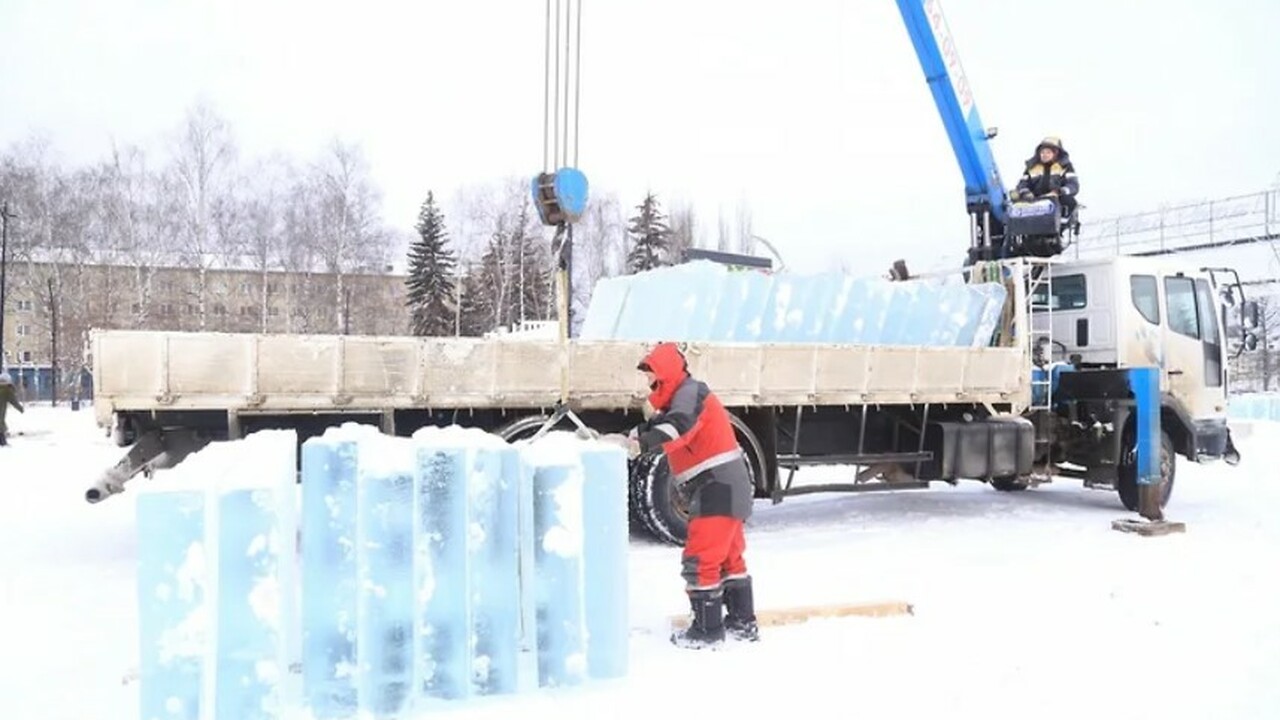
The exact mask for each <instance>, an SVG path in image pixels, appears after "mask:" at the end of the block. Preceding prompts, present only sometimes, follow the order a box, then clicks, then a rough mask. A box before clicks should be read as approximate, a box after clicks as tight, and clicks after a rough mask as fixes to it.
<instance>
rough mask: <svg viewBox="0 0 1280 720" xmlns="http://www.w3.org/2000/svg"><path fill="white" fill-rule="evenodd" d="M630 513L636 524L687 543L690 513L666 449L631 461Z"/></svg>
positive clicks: (677, 542)
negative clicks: (678, 490)
mask: <svg viewBox="0 0 1280 720" xmlns="http://www.w3.org/2000/svg"><path fill="white" fill-rule="evenodd" d="M628 495H629V496H630V503H629V504H630V508H629V509H630V515H631V519H632V521H633V523H635V524H638V525H639V526H640V527H642V528H644V529H645V530H647V531H649V533H650V534H652V535H653V536H654V537H656V538H657V539H658V540H660V541H662V542H666V543H670V544H672V545H684V540H685V538H686V537H687V536H688V533H689V513H688V510H687V509H686V507H685V506H684V503H683V502H682V501H681V500H680V498H679V497H678V495H677V493H676V492H675V491H674V489H673V483H672V482H671V471H670V469H669V468H668V467H667V458H666V456H665V455H663V454H662V452H653V453H646V454H644V455H641V456H640V457H638V458H636V460H635V462H633V463H632V464H631V488H630V492H629V493H628Z"/></svg>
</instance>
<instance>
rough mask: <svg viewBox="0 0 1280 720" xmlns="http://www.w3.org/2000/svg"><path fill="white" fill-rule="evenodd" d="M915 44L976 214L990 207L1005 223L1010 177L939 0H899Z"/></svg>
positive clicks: (967, 197)
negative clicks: (999, 161)
mask: <svg viewBox="0 0 1280 720" xmlns="http://www.w3.org/2000/svg"><path fill="white" fill-rule="evenodd" d="M897 2H898V9H899V10H900V11H901V12H902V20H903V22H904V23H906V26H907V33H908V34H910V36H911V44H912V45H913V46H914V47H915V50H916V55H917V56H918V57H919V58H920V66H921V68H922V69H923V70H924V77H925V80H926V81H927V82H928V84H929V90H930V92H932V94H933V101H934V102H935V103H936V104H937V106H938V114H939V115H941V116H942V124H943V126H944V127H945V128H946V131H947V138H948V139H949V140H950V141H951V149H952V150H953V151H955V155H956V161H957V162H958V163H959V164H960V172H961V173H962V174H963V175H964V192H965V203H966V206H967V207H968V209H969V211H970V213H974V212H976V211H977V210H978V209H979V208H983V207H985V208H989V209H990V212H991V217H992V218H993V219H994V220H996V221H997V222H999V223H1000V224H1001V225H1003V224H1004V220H1005V212H1004V199H1005V195H1006V191H1005V187H1004V182H1003V181H1002V180H1001V179H1000V170H999V169H998V168H997V167H996V162H995V158H994V157H992V155H991V145H990V144H989V143H988V142H987V139H988V137H987V129H986V127H984V126H983V124H982V119H981V117H979V115H978V106H977V104H975V103H974V101H973V93H972V90H971V89H970V87H969V81H968V79H967V78H966V77H965V74H964V68H963V67H961V65H960V56H959V55H958V54H957V52H956V46H955V42H954V41H952V39H951V31H950V30H949V29H948V28H947V21H946V19H945V18H944V17H943V15H942V6H941V5H940V4H939V1H938V0H897Z"/></svg>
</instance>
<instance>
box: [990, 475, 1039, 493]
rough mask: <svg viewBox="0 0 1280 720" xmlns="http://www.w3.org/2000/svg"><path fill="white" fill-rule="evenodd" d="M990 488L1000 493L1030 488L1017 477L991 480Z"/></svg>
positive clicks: (1011, 476)
mask: <svg viewBox="0 0 1280 720" xmlns="http://www.w3.org/2000/svg"><path fill="white" fill-rule="evenodd" d="M991 487H993V488H995V489H996V490H999V491H1000V492H1018V491H1019V490H1026V489H1027V488H1028V487H1030V486H1029V485H1028V484H1027V482H1026V481H1025V480H1023V479H1022V478H1020V477H1018V476H1017V475H1010V476H1008V477H998V478H991Z"/></svg>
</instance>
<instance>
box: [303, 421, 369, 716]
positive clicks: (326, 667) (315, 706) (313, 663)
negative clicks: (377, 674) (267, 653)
mask: <svg viewBox="0 0 1280 720" xmlns="http://www.w3.org/2000/svg"><path fill="white" fill-rule="evenodd" d="M377 432H378V429H377V428H375V427H372V426H369V425H357V424H355V423H346V424H344V425H343V426H342V427H340V428H331V429H329V430H328V431H326V432H325V434H324V435H322V436H320V437H313V438H310V439H308V440H307V441H306V442H304V443H303V445H302V526H303V532H302V583H303V585H304V587H307V588H312V589H313V590H312V591H311V592H305V593H303V594H302V648H303V650H302V653H303V661H302V682H303V694H304V696H305V698H306V703H307V705H308V707H309V708H310V710H311V713H312V714H313V715H314V716H315V717H316V718H317V720H328V719H329V718H342V717H347V716H349V715H350V714H352V713H354V712H355V710H356V686H355V669H356V649H357V648H356V548H355V543H356V475H357V466H356V463H357V459H358V448H359V439H360V438H361V437H369V436H371V435H374V434H376V433H377Z"/></svg>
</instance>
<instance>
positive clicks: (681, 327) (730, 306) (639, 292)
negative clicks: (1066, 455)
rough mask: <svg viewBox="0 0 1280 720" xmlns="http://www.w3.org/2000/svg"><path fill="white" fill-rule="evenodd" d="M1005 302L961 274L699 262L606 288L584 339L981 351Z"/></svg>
mask: <svg viewBox="0 0 1280 720" xmlns="http://www.w3.org/2000/svg"><path fill="white" fill-rule="evenodd" d="M1005 295H1006V291H1005V287H1004V285H1002V284H1000V283H973V284H970V283H966V282H964V279H963V277H962V276H961V275H959V274H956V275H955V276H951V277H945V278H941V279H929V280H913V281H911V282H890V281H888V280H885V279H880V278H872V277H854V276H851V275H847V274H844V273H839V272H829V273H819V274H814V275H797V274H789V273H775V274H766V273H763V272H758V271H735V270H730V269H729V268H727V267H726V266H724V265H721V264H718V263H713V262H710V261H706V260H698V261H694V262H689V263H684V264H681V265H674V266H666V267H660V268H655V269H653V270H649V271H646V272H642V273H637V274H634V275H620V276H616V277H611V278H604V279H602V280H600V281H598V282H597V283H596V286H595V288H594V290H593V291H592V296H591V303H590V304H589V305H588V307H587V316H586V318H585V319H584V321H583V323H582V330H581V334H580V336H579V337H581V338H582V339H584V340H640V341H657V340H672V341H720V342H768V343H856V344H867V345H914V346H934V347H939V346H968V347H974V346H984V345H988V344H990V342H991V339H992V335H993V334H994V332H995V330H996V327H997V325H998V324H999V321H1000V314H1001V311H1002V309H1003V307H1004V301H1005Z"/></svg>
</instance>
